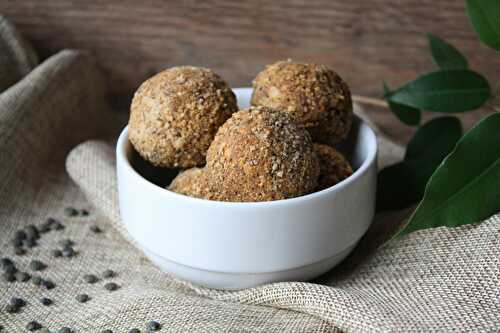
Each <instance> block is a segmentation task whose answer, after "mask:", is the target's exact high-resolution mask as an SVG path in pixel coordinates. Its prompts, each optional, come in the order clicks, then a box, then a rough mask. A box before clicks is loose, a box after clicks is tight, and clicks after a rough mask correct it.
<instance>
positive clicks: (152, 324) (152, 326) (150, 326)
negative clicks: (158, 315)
mask: <svg viewBox="0 0 500 333" xmlns="http://www.w3.org/2000/svg"><path fill="white" fill-rule="evenodd" d="M160 328H161V325H160V323H159V322H157V321H154V320H151V321H150V322H149V323H148V329H149V330H150V331H151V332H155V331H158V330H160Z"/></svg>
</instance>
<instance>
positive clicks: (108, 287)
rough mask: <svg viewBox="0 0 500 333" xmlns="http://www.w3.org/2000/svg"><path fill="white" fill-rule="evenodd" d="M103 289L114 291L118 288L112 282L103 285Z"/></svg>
mask: <svg viewBox="0 0 500 333" xmlns="http://www.w3.org/2000/svg"><path fill="white" fill-rule="evenodd" d="M104 288H105V289H106V290H109V291H115V290H116V289H118V288H119V286H118V285H117V284H116V283H114V282H108V283H106V284H105V285H104Z"/></svg>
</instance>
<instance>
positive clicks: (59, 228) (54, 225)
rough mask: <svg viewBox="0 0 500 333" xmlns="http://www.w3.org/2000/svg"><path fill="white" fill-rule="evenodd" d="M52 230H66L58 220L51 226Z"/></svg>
mask: <svg viewBox="0 0 500 333" xmlns="http://www.w3.org/2000/svg"><path fill="white" fill-rule="evenodd" d="M50 228H51V229H52V230H56V231H58V230H62V229H64V225H63V224H62V223H61V222H59V221H57V220H56V221H55V222H54V223H52V224H51V226H50Z"/></svg>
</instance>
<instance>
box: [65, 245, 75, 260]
mask: <svg viewBox="0 0 500 333" xmlns="http://www.w3.org/2000/svg"><path fill="white" fill-rule="evenodd" d="M74 255H75V250H73V248H72V247H70V246H68V247H65V248H64V249H63V250H62V256H63V257H66V258H71V257H73V256H74Z"/></svg>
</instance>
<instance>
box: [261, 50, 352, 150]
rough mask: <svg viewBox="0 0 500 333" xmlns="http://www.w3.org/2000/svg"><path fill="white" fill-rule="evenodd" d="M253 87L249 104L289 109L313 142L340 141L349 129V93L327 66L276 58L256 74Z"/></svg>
mask: <svg viewBox="0 0 500 333" xmlns="http://www.w3.org/2000/svg"><path fill="white" fill-rule="evenodd" d="M253 88H254V90H253V94H252V99H251V103H252V105H262V106H267V107H270V108H276V109H279V110H283V111H286V112H288V113H289V114H290V115H291V116H292V118H293V119H294V120H295V121H296V122H298V123H299V124H300V125H301V126H304V127H305V128H306V129H307V130H308V131H309V133H310V134H311V135H312V137H313V140H314V141H315V142H322V143H336V142H339V141H341V140H342V139H344V138H345V137H346V136H347V134H348V133H349V130H350V129H351V124H352V119H353V112H352V99H351V92H350V91H349V87H348V86H347V84H346V83H345V82H344V81H343V80H342V78H341V77H340V76H339V75H338V74H337V73H335V72H334V71H333V70H331V69H330V68H328V67H326V66H322V65H316V64H304V63H298V62H292V61H290V60H288V61H279V62H277V63H274V64H272V65H269V66H267V68H266V69H265V70H264V71H262V72H260V73H259V74H258V75H257V77H256V78H255V80H254V81H253Z"/></svg>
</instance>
